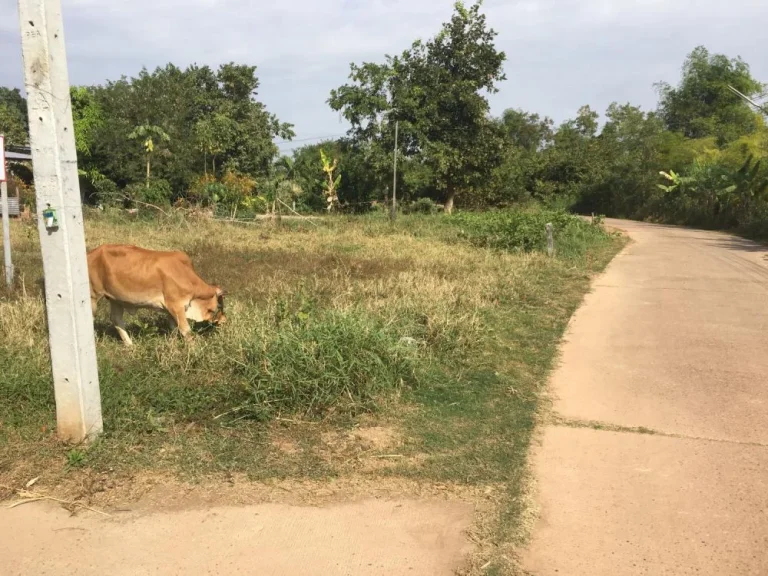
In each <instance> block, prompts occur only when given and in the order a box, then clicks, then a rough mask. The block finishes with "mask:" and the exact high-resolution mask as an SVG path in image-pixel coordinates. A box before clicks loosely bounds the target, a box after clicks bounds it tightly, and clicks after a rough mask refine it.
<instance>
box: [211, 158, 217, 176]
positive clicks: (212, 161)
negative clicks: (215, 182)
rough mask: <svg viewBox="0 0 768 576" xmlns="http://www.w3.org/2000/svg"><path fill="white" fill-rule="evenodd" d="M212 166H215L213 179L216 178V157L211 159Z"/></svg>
mask: <svg viewBox="0 0 768 576" xmlns="http://www.w3.org/2000/svg"><path fill="white" fill-rule="evenodd" d="M211 164H212V165H213V177H214V178H216V156H213V157H211Z"/></svg>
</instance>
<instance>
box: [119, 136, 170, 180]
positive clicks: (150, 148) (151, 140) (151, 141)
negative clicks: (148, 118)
mask: <svg viewBox="0 0 768 576" xmlns="http://www.w3.org/2000/svg"><path fill="white" fill-rule="evenodd" d="M128 138H129V139H131V140H136V139H139V138H141V139H142V140H143V145H144V153H145V154H146V156H147V188H149V179H150V164H151V158H152V152H154V151H155V139H157V140H158V141H159V142H170V141H171V137H170V136H168V134H167V133H166V132H165V130H163V129H162V128H160V127H159V126H154V125H152V124H142V125H141V126H137V127H136V128H135V129H134V130H133V132H131V133H130V134H129V135H128Z"/></svg>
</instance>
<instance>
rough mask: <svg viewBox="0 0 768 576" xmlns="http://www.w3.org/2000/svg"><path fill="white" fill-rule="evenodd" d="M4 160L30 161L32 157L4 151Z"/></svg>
mask: <svg viewBox="0 0 768 576" xmlns="http://www.w3.org/2000/svg"><path fill="white" fill-rule="evenodd" d="M5 159H6V160H32V155H31V154H25V153H23V152H11V151H10V150H6V151H5Z"/></svg>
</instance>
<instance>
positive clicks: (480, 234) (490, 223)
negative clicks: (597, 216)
mask: <svg viewBox="0 0 768 576" xmlns="http://www.w3.org/2000/svg"><path fill="white" fill-rule="evenodd" d="M451 222H452V224H453V225H454V226H457V227H458V238H459V239H462V240H465V241H468V242H469V243H470V244H472V245H473V246H478V247H482V248H495V249H497V250H508V251H523V252H530V251H532V250H544V249H546V242H547V233H546V225H547V224H548V223H551V224H552V226H553V230H554V236H555V245H556V246H557V245H558V244H559V243H560V242H562V243H563V245H564V246H569V245H571V246H572V237H574V236H584V235H588V236H591V237H599V236H604V235H605V233H604V232H603V230H602V229H601V228H600V227H599V226H594V225H592V224H590V223H588V222H585V221H584V220H582V219H581V218H578V217H576V216H572V215H570V214H568V213H566V212H563V211H550V210H532V211H520V210H497V211H492V212H486V213H478V212H459V213H458V214H456V215H454V216H452V217H451Z"/></svg>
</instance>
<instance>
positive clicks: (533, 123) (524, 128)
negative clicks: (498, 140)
mask: <svg viewBox="0 0 768 576" xmlns="http://www.w3.org/2000/svg"><path fill="white" fill-rule="evenodd" d="M499 122H500V124H501V128H502V130H503V132H504V136H505V137H506V139H507V141H508V143H509V145H511V146H514V147H517V148H522V149H524V150H527V151H528V152H537V151H538V150H540V149H541V148H542V147H543V146H544V145H546V144H547V143H548V142H549V141H551V140H552V136H553V131H552V119H551V118H547V117H545V118H543V119H542V118H541V117H540V116H539V115H538V114H531V113H529V112H524V111H523V110H512V109H508V110H504V112H503V114H502V116H501V118H500V120H499Z"/></svg>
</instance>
